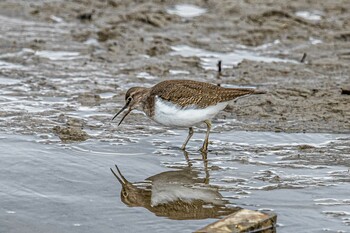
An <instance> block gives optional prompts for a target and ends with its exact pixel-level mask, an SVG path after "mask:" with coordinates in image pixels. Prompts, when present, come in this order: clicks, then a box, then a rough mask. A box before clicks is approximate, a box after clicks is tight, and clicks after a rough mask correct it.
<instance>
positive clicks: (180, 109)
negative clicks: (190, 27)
mask: <svg viewBox="0 0 350 233" xmlns="http://www.w3.org/2000/svg"><path fill="white" fill-rule="evenodd" d="M264 93H266V92H265V91H260V90H256V89H253V88H224V87H221V86H218V85H215V84H211V83H206V82H200V81H195V80H165V81H162V82H159V83H158V84H156V85H154V86H153V87H150V88H147V87H131V88H130V89H129V90H128V91H127V92H126V94H125V105H124V106H123V107H122V108H121V109H120V111H119V112H117V114H115V116H114V117H113V118H112V120H114V119H115V118H116V117H117V116H118V115H119V114H120V113H122V112H123V111H124V110H126V109H127V111H126V113H125V114H124V116H123V117H122V119H121V120H120V122H119V124H118V126H119V125H120V124H121V123H122V122H123V120H124V119H125V118H126V116H127V115H129V113H130V112H131V111H133V110H134V109H137V110H141V111H143V112H144V113H145V114H146V115H147V116H148V117H149V118H150V119H152V120H154V121H155V122H157V123H159V124H161V125H164V126H170V127H186V128H188V129H189V131H188V136H187V138H186V140H185V142H184V143H183V145H182V147H181V149H182V150H185V149H186V146H187V143H188V141H189V140H190V139H191V137H192V135H193V133H194V131H193V126H196V125H197V124H199V123H203V122H204V123H205V124H206V126H207V131H206V136H205V139H204V143H203V146H202V147H201V149H200V151H201V152H207V151H208V143H209V133H210V130H211V127H212V123H211V119H212V118H214V117H215V116H216V115H217V114H218V113H219V112H220V111H221V110H223V109H224V108H225V107H226V106H227V105H228V104H229V103H230V102H232V101H233V100H236V99H237V98H239V97H242V96H247V95H252V94H264Z"/></svg>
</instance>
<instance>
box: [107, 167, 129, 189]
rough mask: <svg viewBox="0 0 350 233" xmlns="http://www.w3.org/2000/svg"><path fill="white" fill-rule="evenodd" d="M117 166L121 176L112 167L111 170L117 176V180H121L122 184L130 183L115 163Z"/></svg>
mask: <svg viewBox="0 0 350 233" xmlns="http://www.w3.org/2000/svg"><path fill="white" fill-rule="evenodd" d="M115 167H116V168H117V171H118V174H119V175H120V177H119V176H118V175H117V174H116V173H115V172H114V171H113V169H112V168H111V172H112V173H113V175H114V176H115V177H116V178H117V180H118V181H119V183H120V184H121V185H124V184H127V183H129V182H128V181H127V180H126V179H125V177H124V176H123V175H122V173H121V172H120V170H119V168H118V166H117V165H115Z"/></svg>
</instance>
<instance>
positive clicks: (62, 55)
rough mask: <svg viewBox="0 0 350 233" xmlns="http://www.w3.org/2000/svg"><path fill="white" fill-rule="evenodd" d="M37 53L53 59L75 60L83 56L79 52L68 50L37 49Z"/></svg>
mask: <svg viewBox="0 0 350 233" xmlns="http://www.w3.org/2000/svg"><path fill="white" fill-rule="evenodd" d="M35 55H37V56H40V57H45V58H48V59H50V60H53V61H57V60H75V59H79V58H82V56H80V53H79V52H68V51H49V50H41V51H36V52H35Z"/></svg>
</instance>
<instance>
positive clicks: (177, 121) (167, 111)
mask: <svg viewBox="0 0 350 233" xmlns="http://www.w3.org/2000/svg"><path fill="white" fill-rule="evenodd" d="M155 98H156V100H155V111H154V116H153V120H155V121H156V122H158V123H160V124H162V125H166V126H182V127H190V126H193V125H195V124H197V123H200V122H203V121H205V120H209V119H211V118H213V117H214V116H215V115H216V114H217V113H218V112H220V111H221V110H223V109H224V108H225V107H226V106H227V104H228V102H222V103H218V104H216V105H213V106H209V107H207V108H196V107H195V106H191V107H186V108H181V107H180V106H178V105H175V104H173V103H172V102H169V101H165V100H162V99H161V98H159V97H158V96H156V97H155Z"/></svg>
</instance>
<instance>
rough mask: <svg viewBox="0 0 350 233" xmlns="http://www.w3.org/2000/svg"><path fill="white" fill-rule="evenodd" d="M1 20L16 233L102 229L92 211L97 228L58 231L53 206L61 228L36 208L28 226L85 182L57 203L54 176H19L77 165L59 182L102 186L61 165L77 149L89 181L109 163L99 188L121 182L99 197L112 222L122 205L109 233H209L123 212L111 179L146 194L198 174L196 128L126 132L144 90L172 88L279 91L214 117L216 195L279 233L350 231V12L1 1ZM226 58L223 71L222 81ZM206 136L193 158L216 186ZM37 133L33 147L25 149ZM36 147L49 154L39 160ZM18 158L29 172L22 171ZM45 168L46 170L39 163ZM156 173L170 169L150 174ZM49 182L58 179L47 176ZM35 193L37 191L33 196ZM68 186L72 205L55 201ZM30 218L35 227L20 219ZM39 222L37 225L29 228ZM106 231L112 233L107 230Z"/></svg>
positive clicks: (1, 113) (7, 177)
mask: <svg viewBox="0 0 350 233" xmlns="http://www.w3.org/2000/svg"><path fill="white" fill-rule="evenodd" d="M0 22H1V23H0V90H1V92H0V132H1V142H0V147H1V149H2V152H1V156H0V157H1V160H2V161H5V162H4V163H2V165H0V168H1V172H0V175H1V180H0V182H2V183H3V184H2V186H4V187H5V188H4V189H3V190H4V191H0V195H2V196H3V197H4V198H1V199H2V200H3V201H1V202H2V203H1V205H0V210H2V213H1V214H0V216H1V218H0V219H6V221H5V222H2V223H1V221H3V220H0V223H1V224H0V227H1V225H3V226H5V227H6V228H5V229H6V230H7V231H8V232H21V231H22V232H23V230H24V229H27V230H28V229H30V230H29V231H31V232H38V231H43V232H45V231H46V230H47V228H46V227H47V226H48V225H50V224H53V223H54V224H57V223H58V222H60V224H63V225H58V226H61V227H63V228H62V229H65V230H67V231H68V230H74V231H77V229H80V230H81V231H84V232H87V231H88V232H89V231H90V232H93V231H94V228H91V227H90V228H89V227H87V228H79V227H80V226H84V224H85V223H88V222H91V219H93V218H94V217H95V216H96V213H95V214H94V213H93V212H92V211H91V210H89V209H87V210H86V212H87V213H88V214H86V212H84V211H83V212H77V213H78V215H79V216H86V218H80V219H78V220H79V221H78V220H77V221H78V222H70V220H68V219H69V218H63V219H62V218H56V217H57V215H60V216H61V215H62V214H63V213H64V210H61V209H58V210H57V206H55V205H51V204H52V203H51V204H50V202H48V204H47V208H46V207H45V208H44V209H47V210H46V211H48V212H50V211H49V210H50V209H51V210H55V211H56V210H57V213H56V212H55V211H53V212H50V213H46V212H45V211H43V212H41V213H42V216H46V217H47V216H51V218H50V221H46V220H47V218H46V217H43V218H40V220H42V222H41V221H37V222H36V221H35V220H34V219H36V217H37V214H38V215H39V216H41V215H40V211H38V213H36V214H33V215H31V213H32V211H31V210H33V209H37V207H38V206H35V205H33V206H29V207H28V208H26V209H25V210H23V211H24V212H23V213H21V211H19V210H18V209H21V208H20V207H19V205H16V203H20V202H21V201H23V203H26V201H29V200H31V199H30V198H33V199H36V198H39V199H40V197H42V196H41V195H35V193H36V194H42V192H44V193H45V195H46V196H50V195H53V196H55V198H57V197H63V196H65V195H66V193H65V189H69V187H70V186H69V185H68V184H69V183H70V182H75V181H70V178H67V177H65V176H60V175H58V174H56V175H57V179H58V180H61V181H62V183H60V186H57V187H52V189H51V188H50V189H49V190H50V191H49V194H50V195H49V194H48V193H46V191H47V190H45V189H44V190H41V188H42V187H43V186H45V185H46V181H45V179H43V180H33V181H28V180H23V179H24V178H23V177H22V176H18V173H19V172H21V171H19V170H18V169H20V170H23V172H24V171H25V172H26V173H27V174H28V177H35V174H36V173H35V169H34V168H35V167H36V166H49V167H51V166H52V169H54V168H55V166H54V163H55V162H59V163H60V164H61V166H62V167H60V168H57V170H50V171H49V175H50V174H51V173H55V171H56V172H57V173H59V174H60V173H62V172H63V173H64V174H65V175H66V176H68V177H70V176H75V175H78V176H81V177H82V178H81V179H82V180H81V182H77V183H76V185H77V187H78V188H77V189H76V190H73V191H72V192H76V193H75V195H77V196H80V194H81V193H83V192H85V191H84V190H85V188H88V187H91V186H93V185H96V184H97V183H96V182H100V180H98V179H96V180H95V179H91V177H90V176H84V175H86V174H85V173H80V171H79V170H74V169H71V167H69V170H65V169H64V164H65V162H64V160H58V161H56V160H55V159H54V158H55V155H56V156H62V153H63V154H67V153H65V152H67V150H64V151H65V152H62V147H67V148H70V149H69V150H68V151H70V150H72V151H75V152H73V153H68V154H67V155H66V156H68V157H67V163H68V164H69V166H73V165H74V164H75V163H78V161H79V159H78V160H76V158H77V156H82V157H84V155H82V154H86V156H88V158H91V160H90V159H89V160H84V159H83V160H82V161H83V162H82V165H81V166H82V167H83V166H84V167H85V168H86V169H88V170H89V169H90V170H94V169H95V168H94V167H93V165H92V164H91V163H93V162H95V161H100V165H99V169H98V170H99V171H100V172H96V173H94V175H95V176H97V177H99V178H101V179H102V180H104V179H105V178H106V177H108V178H106V179H107V180H106V184H105V185H106V186H108V188H107V187H106V190H107V191H106V192H107V193H102V194H101V193H100V192H99V191H98V190H96V192H94V191H92V193H93V195H95V199H94V200H95V201H96V202H97V203H99V204H96V205H95V206H94V205H92V207H95V208H100V209H101V210H104V207H105V206H110V205H111V203H114V205H115V210H113V211H112V212H108V213H110V214H111V215H110V217H107V216H104V215H103V216H104V217H105V218H108V219H109V218H112V219H113V221H112V222H109V223H108V224H106V225H105V228H104V229H103V230H104V231H105V232H110V231H112V230H113V229H115V227H116V226H119V225H120V224H121V223H123V224H124V225H123V227H124V228H122V229H123V230H125V231H126V230H129V231H130V229H131V230H138V231H140V230H141V229H142V226H143V225H142V224H139V225H137V226H135V228H130V226H129V223H130V219H133V216H136V215H137V216H138V217H139V218H140V219H143V218H144V219H143V220H142V221H146V222H147V223H149V222H152V224H146V225H144V226H147V227H149V228H148V229H150V230H149V231H150V232H155V231H161V229H165V227H170V225H171V227H170V228H171V229H173V231H174V232H178V231H179V230H182V231H183V230H185V229H186V230H188V231H193V230H195V229H198V228H200V227H201V226H203V225H205V224H207V223H210V222H212V221H213V219H208V220H206V221H204V222H196V221H189V222H188V225H184V224H183V222H181V221H180V222H177V221H175V220H169V219H166V218H164V217H161V218H156V216H154V215H151V214H150V213H148V212H146V211H145V210H144V209H142V208H140V209H134V208H127V207H126V206H122V205H123V204H122V202H120V200H118V196H117V195H119V193H118V192H119V191H120V190H117V191H116V189H117V188H115V186H117V187H118V188H120V186H118V183H117V182H116V181H115V179H114V177H113V175H112V174H111V173H110V171H109V167H113V166H114V163H118V166H119V167H120V168H121V170H123V171H124V175H125V176H126V177H127V178H128V179H131V180H132V181H142V180H145V179H146V178H147V177H150V176H153V175H155V174H156V173H159V172H161V171H164V170H169V169H179V166H180V167H181V168H183V166H188V164H186V163H185V161H186V160H185V159H184V157H183V154H182V152H181V151H179V150H178V148H177V147H179V146H180V145H181V143H182V141H183V140H184V139H185V137H186V133H187V132H186V130H175V131H173V129H168V128H164V127H161V126H158V125H156V124H155V123H154V122H152V121H151V120H149V119H147V118H146V117H145V116H144V115H143V114H142V113H140V112H135V113H132V114H130V115H129V117H128V118H126V120H125V121H124V123H123V124H122V125H121V126H120V127H117V125H116V123H117V121H116V122H111V118H112V116H113V114H115V113H116V111H118V110H119V109H120V107H121V106H122V105H123V103H124V94H125V91H126V90H127V89H128V88H130V87H132V86H135V85H143V86H152V85H154V84H156V83H158V82H159V81H162V80H166V79H194V80H199V81H206V82H211V83H218V84H221V85H222V86H244V87H257V88H259V89H262V90H266V91H267V92H268V93H267V94H266V95H259V96H251V97H248V98H242V99H239V100H238V101H236V103H233V104H232V105H230V106H228V107H227V108H226V109H225V111H223V112H222V113H220V114H219V115H218V116H217V118H216V119H214V121H213V134H212V135H211V144H210V145H209V149H210V151H209V153H208V169H209V173H210V174H211V176H213V177H214V178H213V179H211V180H210V183H211V184H212V185H216V186H217V187H219V190H220V191H221V195H222V196H223V197H224V198H227V199H228V200H229V201H230V203H231V204H233V205H238V206H240V207H243V208H251V209H262V210H264V209H267V210H273V211H275V212H276V213H277V215H278V222H279V230H278V231H281V232H292V231H298V232H302V231H303V230H306V231H307V232H319V231H322V230H323V231H326V230H329V231H337V230H342V231H343V232H346V231H349V218H350V207H349V195H348V194H349V192H350V189H349V188H348V185H349V172H348V170H349V166H350V158H349V155H350V149H349V146H350V142H349V132H350V95H349V90H350V77H349V73H350V66H349V61H350V43H349V41H350V23H349V22H350V2H349V1H345V0H344V1H331V0H327V1H308V2H305V1H265V2H262V1H254V0H250V1H199V0H198V1H196V0H194V1H189V2H183V1H171V2H168V1H117V0H108V1H107V0H106V1H102V0H101V1H87V0H80V1H61V0H57V1H19V0H11V1H10V0H9V1H1V2H0ZM304 54H306V57H304V59H303V61H302V57H303V55H304ZM219 60H221V61H222V67H223V70H222V73H221V75H220V77H219V78H218V73H217V67H216V64H217V62H218V61H219ZM245 131H249V132H245ZM195 132H199V133H200V134H196V135H195V136H196V137H195V139H194V140H193V141H191V142H190V144H189V145H190V147H189V152H190V156H189V157H190V161H192V162H193V163H194V164H197V165H198V166H197V167H196V166H195V167H196V169H197V170H198V171H199V172H202V173H203V172H204V170H203V166H202V165H200V157H201V156H200V154H199V153H198V152H197V149H198V148H199V147H200V146H201V143H202V139H203V138H204V134H203V132H204V127H199V128H197V129H196V131H195ZM13 135H18V139H16V136H13ZM19 135H22V136H19ZM23 135H27V136H25V137H29V139H27V138H26V140H29V141H30V143H24V142H23V140H24V139H23V137H24V136H23ZM26 140H24V141H26ZM85 140H87V141H85ZM81 141H83V142H81ZM11 143H12V144H11ZM6 145H15V147H9V146H6ZM81 145H83V146H82V147H81ZM87 145H88V146H87ZM145 146H146V147H147V150H146V151H143V150H142V149H143V148H144V147H145ZM21 147H22V148H21ZM28 147H31V148H34V149H33V150H34V151H32V152H30V153H29V154H28V156H27V157H26V156H25V155H26V148H28ZM84 147H88V148H87V149H86V148H85V149H81V148H84ZM77 148H79V149H77ZM36 151H39V152H40V153H37V152H36ZM48 151H49V152H48ZM76 151H78V152H76ZM136 151H137V152H136ZM42 153H44V154H45V153H51V154H53V156H52V158H51V157H50V160H48V161H49V162H46V161H45V160H44V159H43V160H41V159H39V158H40V156H41V155H42ZM114 153H117V154H114ZM135 153H136V154H137V153H138V156H135ZM16 155H17V156H19V159H18V161H17V160H15V159H14V160H12V159H11V158H12V157H11V156H16ZM22 155H23V156H24V157H25V159H24V160H23V158H22V157H21V156H22ZM191 155H192V157H191ZM37 156H39V158H38V157H37ZM106 157H108V159H106ZM146 158H147V159H146ZM36 159H39V161H37V162H38V163H34V164H33V163H31V162H30V161H33V160H34V161H36ZM146 160H150V161H151V162H150V163H151V164H153V165H152V166H151V165H150V166H151V167H152V168H153V169H155V170H154V172H152V169H151V168H145V165H144V163H145V161H146ZM14 161H16V162H14ZM50 161H51V163H50ZM80 161H81V160H80ZM87 161H88V162H87ZM24 162H26V163H27V162H28V164H27V165H28V166H26V165H25V164H21V163H24ZM47 163H48V164H47ZM16 164H17V165H20V166H19V167H17V165H16ZM72 164H73V165H72ZM147 164H149V163H146V165H147ZM123 166H124V168H123ZM73 167H74V166H73ZM5 168H6V169H5ZM41 172H42V173H41V175H42V176H43V177H45V175H48V170H46V169H44V168H43V170H42V171H41ZM143 173H145V174H143ZM99 174H100V175H99ZM85 179H86V180H85ZM83 180H84V181H83ZM111 180H113V183H111ZM12 181H16V182H18V183H19V185H16V186H13V185H12V184H11V182H12ZM31 182H32V183H31ZM86 182H87V183H86ZM89 182H91V184H90V183H89ZM20 184H28V185H29V186H30V187H26V189H23V187H22V186H23V185H22V186H21V185H20ZM82 184H84V185H82ZM89 184H90V185H89ZM80 185H82V186H80ZM83 187H85V188H83ZM96 187H100V188H101V189H104V187H105V186H104V183H98V185H97V186H95V188H94V189H93V190H95V189H96ZM111 187H113V188H112V189H113V191H112V192H109V191H111V190H112V189H111ZM55 188H57V190H58V191H59V193H55V194H54V192H55V191H54V190H55ZM30 190H31V191H30ZM33 190H34V191H35V192H34V191H33ZM14 193H18V195H14ZM28 193H29V194H30V195H29V194H28ZM33 193H34V194H33ZM105 195H107V196H108V198H110V199H108V198H107V199H106V196H105ZM114 195H115V196H114ZM288 195H290V196H288ZM28 196H29V197H30V198H29V199H26V198H27V197H28ZM73 196H74V195H73ZM68 199H69V198H68ZM68 199H67V200H68ZM78 199H79V198H78ZM78 199H74V198H72V199H69V201H68V203H66V202H65V201H67V200H66V199H64V198H63V199H62V198H58V199H57V200H56V199H55V200H56V201H57V202H58V203H60V202H64V203H65V204H67V205H69V203H74V200H76V201H77V202H76V205H72V206H71V208H72V212H70V213H73V212H74V211H75V210H76V209H77V208H80V207H81V206H83V205H86V203H85V202H79V200H80V199H79V200H78ZM102 200H105V201H102ZM84 201H85V200H84ZM4 206H5V207H4ZM92 207H91V208H92ZM1 208H2V209H1ZM14 209H17V210H14ZM300 209H302V210H303V212H302V213H300ZM37 210H38V209H37ZM25 211H27V212H25ZM16 213H21V214H23V215H19V216H17V218H15V219H16V220H14V219H13V218H12V217H13V216H16ZM121 213H126V215H125V216H124V217H121V216H122V215H121ZM85 214H86V215H85ZM134 214H136V215H134ZM116 216H118V217H116ZM291 216H293V217H291ZM295 216H300V217H295ZM3 217H4V218H3ZM27 217H28V219H29V220H28V219H27V220H28V221H24V223H26V224H27V225H26V224H24V225H21V224H19V222H21V220H23V218H27ZM100 217H101V216H100ZM109 221H110V220H109ZM128 221H129V222H128ZM142 221H141V222H142ZM170 222H171V223H170ZM98 223H100V224H102V225H103V224H104V223H105V222H104V218H103V217H101V218H99V220H98ZM133 223H134V222H133ZM153 223H155V224H153ZM156 223H158V224H156ZM190 223H191V224H192V225H191V224H190ZM74 224H76V225H74ZM118 224H119V225H118ZM169 224H170V225H169ZM27 226H30V227H29V228H26V227H27ZM68 226H73V227H72V228H70V227H68ZM85 226H86V225H85ZM157 226H158V228H157ZM184 226H185V227H187V228H185V229H184V228H181V227H184ZM16 227H18V228H16ZM65 227H67V228H65ZM147 227H146V228H147ZM177 227H180V228H177ZM59 229H60V227H58V228H57V231H59ZM167 229H168V228H167ZM11 230H12V231H11ZM29 231H26V232H29ZM55 231H56V230H55Z"/></svg>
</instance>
